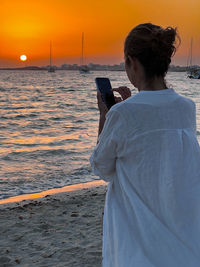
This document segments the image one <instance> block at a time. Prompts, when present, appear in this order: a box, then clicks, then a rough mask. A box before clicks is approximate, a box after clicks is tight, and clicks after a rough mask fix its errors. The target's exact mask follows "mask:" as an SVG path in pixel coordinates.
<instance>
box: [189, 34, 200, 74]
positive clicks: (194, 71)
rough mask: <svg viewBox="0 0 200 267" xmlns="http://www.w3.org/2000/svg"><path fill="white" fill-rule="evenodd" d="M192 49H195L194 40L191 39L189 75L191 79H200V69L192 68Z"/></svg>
mask: <svg viewBox="0 0 200 267" xmlns="http://www.w3.org/2000/svg"><path fill="white" fill-rule="evenodd" d="M192 48H193V39H192V38H191V42H190V50H189V55H188V61H187V69H188V71H187V74H188V78H190V79H200V68H198V67H195V66H192Z"/></svg>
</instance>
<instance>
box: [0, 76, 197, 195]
mask: <svg viewBox="0 0 200 267" xmlns="http://www.w3.org/2000/svg"><path fill="white" fill-rule="evenodd" d="M104 76H105V77H109V78H110V80H111V83H112V86H113V87H118V86H122V85H125V86H128V87H130V88H131V90H132V93H133V94H135V93H136V90H135V89H134V88H133V86H132V85H131V84H130V82H129V81H128V79H127V77H126V73H125V72H114V71H112V72H110V71H101V72H92V73H90V74H80V73H79V72H78V71H57V72H55V73H48V72H46V71H0V199H2V198H6V197H10V196H15V195H19V194H25V193H32V192H40V191H43V190H47V189H50V188H56V187H62V186H66V185H71V184H77V183H81V182H88V181H92V180H94V179H98V177H96V176H94V175H93V174H92V171H91V168H90V165H89V157H90V154H91V152H92V149H93V147H94V146H95V144H96V138H97V130H98V110H97V105H96V87H95V83H94V79H95V77H104ZM166 80H167V83H168V86H169V87H173V88H174V89H175V90H176V91H177V92H178V93H180V94H181V95H183V96H186V97H190V98H191V99H193V100H194V101H195V102H196V108H197V129H200V80H190V79H187V75H186V73H169V74H168V75H167V78H166ZM197 134H198V140H199V138H200V132H199V131H197Z"/></svg>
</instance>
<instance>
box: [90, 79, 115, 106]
mask: <svg viewBox="0 0 200 267" xmlns="http://www.w3.org/2000/svg"><path fill="white" fill-rule="evenodd" d="M95 82H96V86H97V90H98V91H99V92H100V93H101V97H102V100H103V102H104V103H105V104H106V106H107V108H108V109H110V108H111V107H112V106H113V105H114V104H116V102H115V97H114V94H113V91H112V87H111V83H110V80H109V79H108V78H100V77H98V78H96V79H95Z"/></svg>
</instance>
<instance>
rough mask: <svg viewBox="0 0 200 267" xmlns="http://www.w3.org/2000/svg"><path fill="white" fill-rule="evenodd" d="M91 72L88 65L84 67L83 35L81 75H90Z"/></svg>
mask: <svg viewBox="0 0 200 267" xmlns="http://www.w3.org/2000/svg"><path fill="white" fill-rule="evenodd" d="M89 72H90V70H89V68H88V66H87V65H84V33H82V50H81V64H80V73H89Z"/></svg>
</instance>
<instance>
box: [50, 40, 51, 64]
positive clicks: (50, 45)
mask: <svg viewBox="0 0 200 267" xmlns="http://www.w3.org/2000/svg"><path fill="white" fill-rule="evenodd" d="M50 68H51V41H50Z"/></svg>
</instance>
